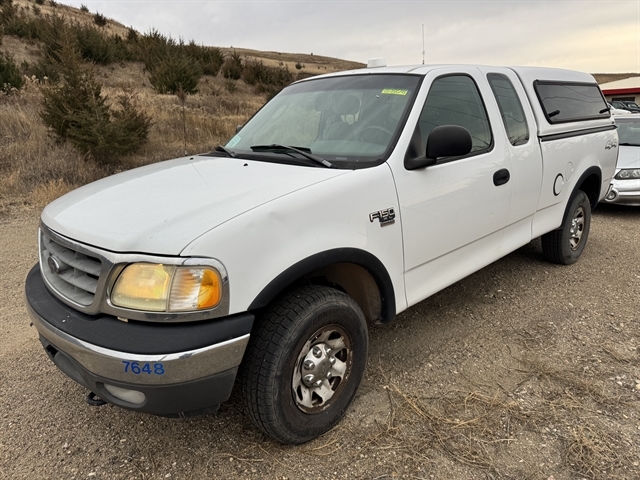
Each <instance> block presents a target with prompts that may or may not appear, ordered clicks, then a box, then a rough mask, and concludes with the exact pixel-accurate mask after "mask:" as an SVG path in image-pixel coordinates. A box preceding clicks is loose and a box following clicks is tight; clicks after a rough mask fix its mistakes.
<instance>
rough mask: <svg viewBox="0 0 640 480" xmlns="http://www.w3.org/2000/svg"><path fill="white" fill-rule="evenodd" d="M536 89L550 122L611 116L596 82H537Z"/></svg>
mask: <svg viewBox="0 0 640 480" xmlns="http://www.w3.org/2000/svg"><path fill="white" fill-rule="evenodd" d="M535 89H536V92H537V93H538V98H539V100H540V103H541V104H542V108H543V109H544V112H545V114H546V116H547V119H548V120H549V123H561V122H572V121H579V120H590V119H594V118H603V117H608V116H609V110H607V104H606V102H605V100H604V97H603V96H602V93H600V89H599V88H598V85H596V84H593V85H585V84H577V83H563V84H558V83H545V82H536V84H535Z"/></svg>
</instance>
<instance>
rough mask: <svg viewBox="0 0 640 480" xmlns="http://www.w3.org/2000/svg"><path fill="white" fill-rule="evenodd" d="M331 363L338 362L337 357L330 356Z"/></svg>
mask: <svg viewBox="0 0 640 480" xmlns="http://www.w3.org/2000/svg"><path fill="white" fill-rule="evenodd" d="M329 363H330V364H331V365H333V364H334V363H336V357H329Z"/></svg>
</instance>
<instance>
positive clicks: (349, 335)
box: [240, 286, 368, 444]
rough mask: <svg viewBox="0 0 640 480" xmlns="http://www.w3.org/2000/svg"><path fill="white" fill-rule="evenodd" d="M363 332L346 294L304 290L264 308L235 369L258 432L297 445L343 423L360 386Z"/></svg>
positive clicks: (363, 324)
mask: <svg viewBox="0 0 640 480" xmlns="http://www.w3.org/2000/svg"><path fill="white" fill-rule="evenodd" d="M367 349H368V331H367V323H366V320H365V318H364V314H363V313H362V310H361V309H360V307H359V306H358V304H357V303H355V301H354V300H353V299H352V298H351V297H349V296H348V295H346V294H344V293H342V292H340V291H339V290H335V289H333V288H329V287H323V286H308V287H304V288H301V289H300V290H297V291H295V292H293V293H290V294H286V295H284V296H282V297H280V298H279V299H277V300H275V301H274V302H273V303H272V304H271V305H270V306H269V307H267V309H266V311H265V312H264V314H263V315H262V316H261V318H260V321H259V323H258V324H257V325H256V326H255V327H254V331H253V332H252V333H251V338H250V340H249V345H248V346H247V353H246V354H245V358H244V361H243V366H242V373H241V377H240V378H241V380H240V381H241V387H242V398H243V404H244V410H245V412H246V413H247V415H248V416H249V418H250V419H251V420H252V421H253V423H254V424H255V425H256V426H257V427H258V428H259V429H260V430H262V431H263V432H264V433H266V434H267V435H269V436H270V437H272V438H274V439H275V440H278V441H279V442H282V443H290V444H300V443H304V442H308V441H309V440H312V439H314V438H316V437H317V436H318V435H321V434H322V433H324V432H326V431H327V430H329V429H331V428H332V427H333V426H334V425H335V424H336V423H337V422H338V421H339V420H340V418H342V416H343V415H344V413H345V412H346V410H347V408H348V407H349V405H350V404H351V401H352V400H353V398H354V396H355V394H356V391H357V389H358V386H359V385H360V382H361V381H362V377H363V375H364V370H365V367H366V362H367Z"/></svg>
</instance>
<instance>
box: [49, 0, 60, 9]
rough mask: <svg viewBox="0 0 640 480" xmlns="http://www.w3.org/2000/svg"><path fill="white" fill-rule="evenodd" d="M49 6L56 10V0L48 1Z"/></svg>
mask: <svg viewBox="0 0 640 480" xmlns="http://www.w3.org/2000/svg"><path fill="white" fill-rule="evenodd" d="M49 5H51V6H52V7H53V8H56V7H57V6H58V4H57V3H56V0H49Z"/></svg>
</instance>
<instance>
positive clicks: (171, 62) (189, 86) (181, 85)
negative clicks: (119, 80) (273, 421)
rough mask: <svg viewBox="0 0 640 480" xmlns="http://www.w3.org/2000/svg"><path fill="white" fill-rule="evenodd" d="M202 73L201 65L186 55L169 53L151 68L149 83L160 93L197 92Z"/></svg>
mask: <svg viewBox="0 0 640 480" xmlns="http://www.w3.org/2000/svg"><path fill="white" fill-rule="evenodd" d="M201 75H202V70H201V69H200V66H199V65H198V64H197V63H196V62H194V61H193V60H191V59H189V58H188V57H186V56H184V55H179V54H176V53H175V52H173V53H169V54H167V55H166V56H165V57H164V58H163V59H161V60H160V61H158V62H157V63H156V64H155V65H153V66H152V68H151V69H149V83H151V85H152V86H153V88H154V89H155V90H156V92H158V93H160V94H166V93H170V94H175V93H177V92H178V91H179V90H181V89H182V90H183V91H184V93H195V92H197V91H198V90H197V88H198V81H199V80H200V76H201Z"/></svg>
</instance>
